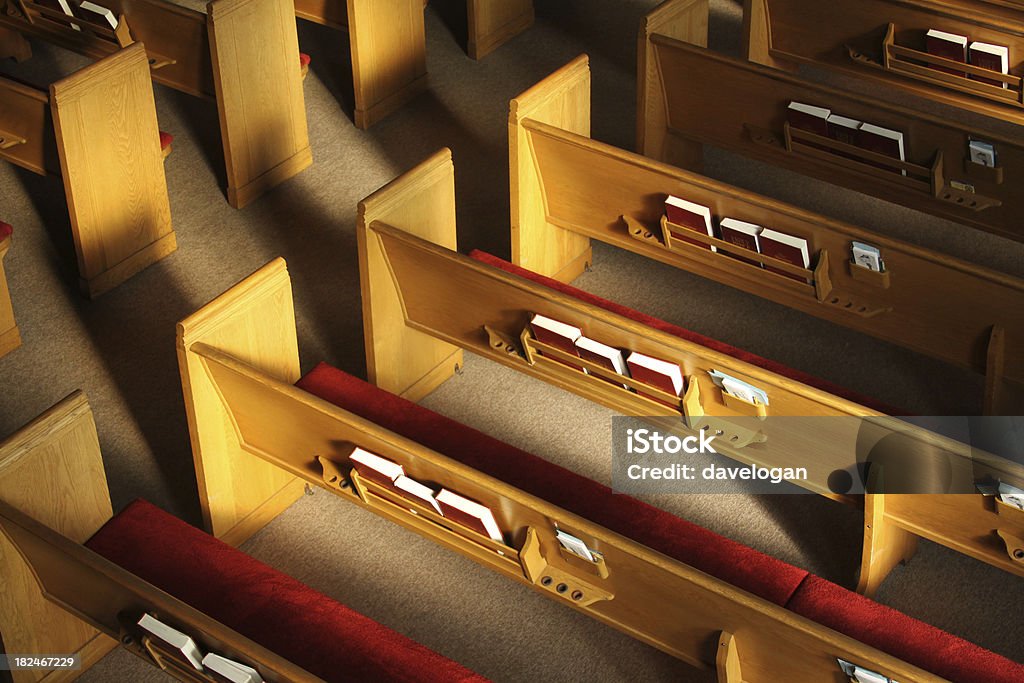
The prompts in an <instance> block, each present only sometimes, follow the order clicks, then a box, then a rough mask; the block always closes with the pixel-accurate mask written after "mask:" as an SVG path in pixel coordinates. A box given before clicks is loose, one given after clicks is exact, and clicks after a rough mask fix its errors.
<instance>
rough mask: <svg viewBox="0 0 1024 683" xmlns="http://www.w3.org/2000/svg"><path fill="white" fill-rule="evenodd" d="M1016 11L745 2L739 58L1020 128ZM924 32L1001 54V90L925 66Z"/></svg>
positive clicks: (962, 1) (862, 0)
mask: <svg viewBox="0 0 1024 683" xmlns="http://www.w3.org/2000/svg"><path fill="white" fill-rule="evenodd" d="M1022 21H1024V5H1020V4H1017V5H1013V4H1009V5H1007V4H1002V3H986V2H971V1H969V0H946V1H945V2H942V3H935V2H928V1H925V0H917V1H914V2H893V1H892V0H838V1H837V2H831V3H829V4H828V5H827V7H826V6H825V5H820V4H816V5H812V6H808V5H807V3H803V2H799V1H798V0H745V3H744V36H743V38H744V52H745V54H746V56H747V58H748V59H750V60H751V61H753V62H757V63H758V64H764V65H765V66H774V67H776V68H784V69H787V70H790V71H794V70H795V69H796V67H797V65H798V64H799V63H808V64H814V65H818V66H824V67H826V68H828V69H833V70H837V71H842V72H844V73H848V74H850V75H852V76H856V77H859V78H865V79H870V80H872V81H874V82H875V83H880V84H885V85H887V86H890V87H892V88H894V89H897V90H899V91H903V92H906V93H910V94H914V95H919V96H922V97H924V98H927V99H929V100H931V101H933V102H942V103H944V104H951V105H953V106H956V107H960V108H963V109H966V110H969V111H973V112H977V113H979V114H983V115H985V116H991V117H993V118H997V119H1003V120H1006V121H1011V122H1014V123H1017V124H1021V123H1024V88H1022V87H1021V71H1020V69H1019V68H1018V65H1019V64H1020V61H1021V58H1022V56H1024V35H1022V34H1021V31H1020V26H1021V22H1022ZM929 29H938V30H941V31H945V32H947V33H953V34H957V35H964V36H967V37H968V39H969V40H970V41H971V42H974V41H981V42H985V43H992V44H996V45H1004V46H1007V47H1008V48H1009V50H1010V62H1011V63H1010V72H1011V73H1010V74H1009V75H1007V76H1006V77H1005V80H1004V81H1003V82H1004V83H1005V84H1006V87H1003V85H995V84H990V83H985V82H982V81H978V80H977V79H973V78H969V77H968V76H967V75H966V74H967V73H971V74H972V75H984V76H986V77H988V78H989V79H999V78H1001V76H999V75H995V74H992V73H990V72H986V71H979V70H978V68H979V67H977V66H965V67H964V75H959V74H951V73H946V72H941V71H937V70H936V69H933V68H930V67H929V66H927V65H926V64H927V61H926V60H929V59H932V57H931V56H929V55H928V54H927V52H926V51H925V45H924V42H925V41H924V37H925V33H926V32H927V31H928V30H929Z"/></svg>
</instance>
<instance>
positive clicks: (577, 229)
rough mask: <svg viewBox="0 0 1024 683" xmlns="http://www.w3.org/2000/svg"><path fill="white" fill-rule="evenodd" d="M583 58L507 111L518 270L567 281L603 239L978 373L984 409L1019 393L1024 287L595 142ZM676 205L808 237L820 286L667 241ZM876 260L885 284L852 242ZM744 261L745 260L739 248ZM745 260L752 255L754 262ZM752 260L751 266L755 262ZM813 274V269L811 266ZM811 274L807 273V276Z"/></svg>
mask: <svg viewBox="0 0 1024 683" xmlns="http://www.w3.org/2000/svg"><path fill="white" fill-rule="evenodd" d="M589 132H590V70H589V67H588V64H587V58H586V56H585V55H583V56H581V57H579V58H577V59H576V60H574V61H573V62H571V63H570V64H568V65H567V66H565V67H563V68H562V69H560V70H559V71H557V72H555V73H554V74H552V75H551V76H549V77H548V78H546V79H544V80H543V81H541V82H540V83H538V84H537V85H536V86H534V87H533V88H530V89H529V90H527V91H526V92H524V93H523V94H521V95H519V96H518V97H516V98H515V99H513V100H512V102H511V111H510V114H509V150H510V154H509V158H510V164H511V167H510V170H509V177H510V178H511V179H512V183H511V200H512V261H513V262H514V263H516V264H518V265H521V266H523V267H525V268H528V269H530V270H532V271H534V272H537V273H540V274H541V275H547V276H551V277H554V278H556V279H558V280H561V281H563V282H569V281H571V280H573V279H575V277H576V276H577V275H579V274H580V273H581V272H582V270H583V267H584V265H585V264H587V263H589V261H590V260H591V256H590V240H591V239H598V240H601V241H602V242H606V243H608V244H613V245H615V246H618V247H622V248H624V249H628V250H630V251H632V252H635V253H638V254H641V255H644V256H647V257H649V258H653V259H656V260H658V261H661V262H663V263H667V264H669V265H672V266H675V267H677V268H681V269H683V270H687V271H689V272H692V273H696V274H698V275H701V276H704V277H708V278H711V279H713V280H716V281H718V282H721V283H723V284H727V285H730V286H732V287H736V288H738V289H741V290H743V291H746V292H748V293H750V294H756V295H758V296H762V297H765V298H767V299H770V300H772V301H775V302H777V303H781V304H783V305H786V306H789V307H790V308H795V309H797V310H800V311H803V312H805V313H809V314H811V315H815V316H818V317H821V318H824V319H826V320H829V321H831V322H834V323H838V324H841V325H845V326H847V327H851V328H853V329H855V330H858V331H860V332H866V333H868V334H871V335H874V336H877V337H880V338H882V339H885V340H887V341H890V342H894V343H896V344H899V345H901V346H905V347H907V348H910V349H913V350H915V351H920V352H923V353H925V354H927V355H930V356H933V357H936V358H939V359H940V360H944V361H947V362H949V363H952V364H954V365H958V366H961V367H967V368H971V369H973V370H975V371H978V372H981V373H984V374H985V375H986V377H987V379H988V391H987V393H986V397H985V398H986V412H987V413H988V414H1005V415H1010V414H1016V413H1015V410H1019V408H1020V403H1019V402H1018V403H1017V404H1016V405H1014V403H1013V398H1012V397H1013V396H1016V397H1017V398H1020V397H1021V396H1024V281H1022V280H1020V279H1019V278H1015V277H1011V276H1009V275H1004V274H1001V273H997V272H994V271H992V270H989V269H987V268H984V267H981V266H977V265H973V264H970V263H967V262H964V261H961V260H959V259H955V258H952V257H950V256H946V255H944V254H940V253H938V252H934V251H931V250H928V249H925V248H922V247H918V246H914V245H910V244H907V243H905V242H900V241H898V240H895V239H892V238H889V237H886V236H884V235H881V234H877V233H872V232H869V231H867V230H863V229H860V228H856V227H854V226H851V225H848V224H844V223H841V222H839V221H835V220H832V219H829V218H826V217H825V216H821V215H817V214H813V213H809V212H806V211H802V210H800V209H797V208H796V207H793V206H791V205H788V204H785V203H783V202H779V201H776V200H773V199H770V198H767V197H763V196H760V195H757V194H755V193H753V192H749V191H747V190H743V189H741V188H737V187H733V186H730V185H728V184H726V183H722V182H718V181H715V180H712V179H709V178H706V177H704V176H701V175H698V174H696V173H693V172H690V171H685V170H680V169H677V168H673V167H671V166H668V165H666V164H663V163H658V162H654V161H651V160H649V159H647V158H645V157H643V156H640V155H637V154H632V153H629V152H626V151H623V150H619V149H616V148H614V147H612V146H610V145H606V144H602V143H600V142H596V141H594V140H590V139H589ZM670 194H672V195H676V196H679V197H682V198H684V199H688V200H690V201H694V202H697V203H698V204H702V205H705V206H708V207H710V208H711V209H712V213H713V214H715V215H717V216H718V217H719V218H722V217H725V216H729V217H733V218H738V219H740V220H746V221H749V222H752V223H755V224H757V225H763V226H766V227H771V228H774V229H777V230H780V231H781V232H784V233H787V234H791V235H796V236H799V237H802V238H804V239H807V240H808V242H809V244H810V253H811V255H812V259H814V255H815V254H817V261H818V265H819V266H820V262H821V260H822V259H827V263H826V265H825V266H824V267H822V268H820V270H821V271H822V272H820V273H818V275H819V279H823V280H825V281H827V286H826V287H825V288H822V287H815V286H812V285H810V284H807V283H806V282H798V281H795V280H792V279H790V278H786V277H783V276H777V275H775V274H773V273H770V272H768V271H766V270H764V269H762V268H760V267H757V266H752V265H748V264H747V263H745V262H741V261H738V260H737V259H735V258H731V257H730V255H729V254H728V252H727V250H728V249H730V248H734V247H732V246H731V245H730V244H728V243H726V242H723V241H721V240H715V241H714V244H715V245H716V248H717V249H718V250H719V251H718V253H712V252H711V251H710V250H708V249H707V248H702V247H700V246H695V245H691V244H689V243H686V242H682V241H681V240H670V241H669V242H668V243H667V242H666V240H665V238H664V236H663V226H662V224H661V223H660V221H661V219H662V216H663V214H664V211H663V204H662V201H663V199H664V198H665V197H666V196H667V195H670ZM854 240H856V241H861V242H866V243H868V244H871V245H874V246H876V247H878V248H879V249H881V251H882V254H883V258H884V260H885V264H886V271H885V272H884V273H876V272H871V271H867V270H865V269H863V268H859V267H857V266H855V265H853V264H852V263H851V259H852V256H851V252H850V247H851V244H852V242H853V241H854ZM744 251H746V250H744ZM747 253H749V252H747ZM755 258H756V257H755ZM813 265H814V263H813V262H812V266H813ZM808 275H809V276H811V275H813V273H812V272H810V271H808Z"/></svg>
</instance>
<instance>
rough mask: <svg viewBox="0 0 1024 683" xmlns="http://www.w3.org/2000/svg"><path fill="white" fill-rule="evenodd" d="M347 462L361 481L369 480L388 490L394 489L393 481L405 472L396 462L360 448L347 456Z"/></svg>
mask: <svg viewBox="0 0 1024 683" xmlns="http://www.w3.org/2000/svg"><path fill="white" fill-rule="evenodd" d="M348 460H349V462H351V463H352V468H353V469H354V470H355V471H356V472H358V473H359V476H361V477H362V478H363V479H369V480H370V481H372V482H376V483H378V484H380V485H381V486H386V487H388V488H392V487H394V485H395V479H398V478H399V477H401V476H403V475H404V474H405V470H404V469H402V466H401V465H399V464H398V463H397V462H392V461H391V460H388V459H387V458H382V457H380V456H379V455H375V454H374V453H371V452H369V451H364V450H363V449H362V448H356V449H355V450H354V451H353V452H352V455H350V456H348Z"/></svg>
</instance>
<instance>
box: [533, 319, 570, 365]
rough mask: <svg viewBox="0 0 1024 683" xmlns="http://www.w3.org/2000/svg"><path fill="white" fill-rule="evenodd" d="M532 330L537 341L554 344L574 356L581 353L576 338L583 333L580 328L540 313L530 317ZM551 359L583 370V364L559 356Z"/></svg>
mask: <svg viewBox="0 0 1024 683" xmlns="http://www.w3.org/2000/svg"><path fill="white" fill-rule="evenodd" d="M530 330H531V331H532V332H533V337H534V339H536V340H537V341H539V342H543V343H545V344H548V345H550V346H554V347H555V348H557V349H560V350H562V351H565V352H566V353H568V354H571V355H573V356H578V355H580V352H579V351H578V350H577V349H576V340H577V339H579V338H580V335H582V334H583V332H582V331H581V330H580V328H578V327H573V326H572V325H569V324H567V323H563V322H561V321H560V320H555V319H554V318H548V317H546V316H543V315H540V314H539V313H538V314H535V315H534V316H533V317H532V318H530ZM551 360H554V361H557V362H559V363H562V364H563V365H568V366H569V367H571V368H576V369H577V370H583V366H582V365H575V364H573V363H567V362H565V361H561V360H558V359H557V358H552V359H551Z"/></svg>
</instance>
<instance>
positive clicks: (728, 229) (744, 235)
mask: <svg viewBox="0 0 1024 683" xmlns="http://www.w3.org/2000/svg"><path fill="white" fill-rule="evenodd" d="M718 227H719V229H720V231H721V233H722V239H723V240H724V241H726V242H728V243H729V244H735V245H736V246H737V247H743V248H744V249H748V250H750V251H753V252H755V253H756V252H759V251H761V249H760V247H759V246H758V235H760V234H761V230H763V229H764V228H762V227H761V226H760V225H754V224H753V223H747V222H746V221H741V220H737V219H735V218H723V219H722V222H721V223H719V224H718ZM723 253H725V254H728V255H729V256H731V257H733V258H735V259H739V260H740V261H743V262H745V263H749V264H750V265H752V266H757V267H758V268H760V267H761V262H760V261H755V260H754V259H749V258H743V257H742V256H740V255H738V254H732V253H729V252H723Z"/></svg>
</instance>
